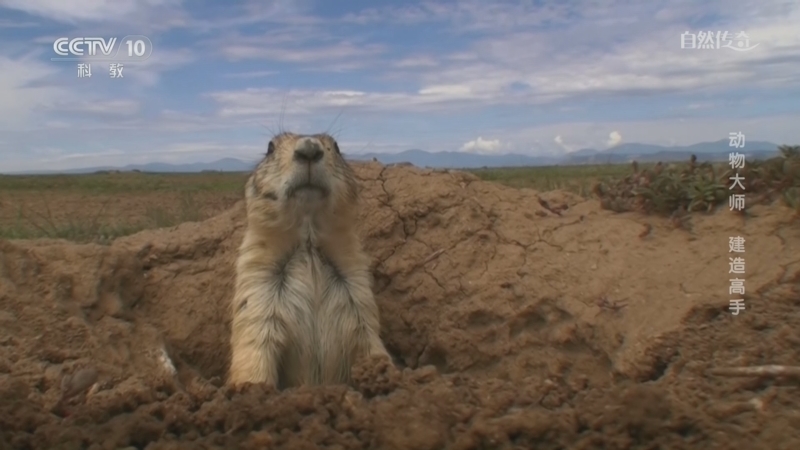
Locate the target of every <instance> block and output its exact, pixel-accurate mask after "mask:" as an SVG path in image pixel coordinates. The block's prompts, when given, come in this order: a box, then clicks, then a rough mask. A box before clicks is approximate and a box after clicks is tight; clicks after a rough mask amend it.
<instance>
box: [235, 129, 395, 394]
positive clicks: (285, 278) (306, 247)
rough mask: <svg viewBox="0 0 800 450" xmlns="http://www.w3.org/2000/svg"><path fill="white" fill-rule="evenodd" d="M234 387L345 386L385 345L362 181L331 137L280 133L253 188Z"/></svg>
mask: <svg viewBox="0 0 800 450" xmlns="http://www.w3.org/2000/svg"><path fill="white" fill-rule="evenodd" d="M245 201H246V205H247V228H246V230H245V233H244V239H243V241H242V244H241V246H240V247H239V255H238V259H237V261H236V288H235V293H234V297H233V301H232V302H231V310H232V311H231V313H232V316H233V320H232V326H231V328H232V329H231V366H230V373H229V377H228V383H229V384H231V385H234V386H236V385H241V384H244V383H267V384H270V385H272V386H275V387H276V388H278V389H283V388H287V387H293V386H299V385H303V384H331V383H347V382H349V381H350V369H351V367H352V364H353V362H354V361H355V360H356V358H358V357H360V356H362V355H363V356H383V357H386V358H388V359H389V360H390V361H391V357H390V356H389V353H388V352H387V350H386V348H385V346H384V344H383V342H382V341H381V339H380V334H379V333H380V321H379V313H378V307H377V305H376V304H375V299H374V296H373V292H372V277H371V274H370V272H369V258H368V256H367V255H366V254H365V253H364V251H363V250H362V247H361V242H360V240H359V237H358V235H357V231H356V222H357V220H358V219H357V207H358V186H357V182H356V179H355V175H354V173H353V171H352V169H351V168H350V166H349V165H348V164H347V162H345V160H344V157H343V156H342V155H341V153H340V151H339V144H338V143H337V142H336V140H334V138H333V137H331V136H329V135H327V134H317V135H298V134H294V133H281V134H279V135H277V136H275V137H273V138H272V140H270V142H269V146H268V149H267V154H266V156H265V157H264V159H263V160H262V161H261V162H260V163H259V164H258V166H257V167H256V169H255V171H254V172H253V174H252V175H251V176H250V178H249V179H248V181H247V183H246V186H245Z"/></svg>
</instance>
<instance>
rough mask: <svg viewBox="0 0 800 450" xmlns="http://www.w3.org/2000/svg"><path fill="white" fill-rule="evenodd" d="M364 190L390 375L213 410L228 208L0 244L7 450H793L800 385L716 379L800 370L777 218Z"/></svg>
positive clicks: (796, 287) (452, 179)
mask: <svg viewBox="0 0 800 450" xmlns="http://www.w3.org/2000/svg"><path fill="white" fill-rule="evenodd" d="M356 170H357V173H358V175H359V177H360V178H361V180H362V182H363V188H364V189H363V192H362V195H363V211H362V220H361V224H362V231H363V236H364V239H365V245H366V248H367V250H368V251H369V253H370V254H371V255H372V256H373V257H374V266H373V273H374V277H375V292H376V296H377V300H378V303H379V306H380V308H381V314H382V316H381V318H382V336H383V338H384V340H385V342H386V344H387V346H388V348H389V349H390V351H391V352H392V354H393V355H394V357H395V365H394V367H390V366H385V365H384V366H382V365H380V364H377V363H375V362H372V361H363V362H360V363H359V365H358V366H357V367H356V370H355V372H354V373H355V381H354V383H353V385H352V386H330V387H306V388H300V389H295V390H287V391H283V392H274V391H270V390H268V389H265V388H262V387H260V386H252V387H250V388H248V389H246V390H244V391H243V392H231V391H229V390H228V389H226V388H225V387H222V386H223V383H224V380H225V373H226V367H227V364H228V358H229V349H228V336H229V332H230V328H229V323H228V307H227V305H228V301H229V298H230V296H231V293H232V281H233V261H234V258H235V255H236V248H237V246H238V245H239V242H240V239H241V236H242V223H243V213H244V211H243V206H242V204H241V203H238V204H237V205H236V206H234V207H233V208H231V209H229V210H227V211H226V212H224V213H222V214H219V215H217V216H215V217H213V218H211V219H209V220H206V221H204V222H200V223H185V224H182V225H180V226H177V227H174V228H169V229H159V230H150V231H144V232H141V233H138V234H136V235H132V236H129V237H125V238H120V239H117V240H115V241H114V242H113V243H112V244H111V245H99V244H83V245H79V244H74V243H69V242H66V241H55V240H50V241H48V240H35V241H0V448H19V449H29V448H48V449H51V448H64V449H67V448H69V449H73V448H74V449H78V448H91V449H101V448H104V449H105V448H107V449H115V448H125V447H132V448H148V449H178V448H253V449H262V448H287V449H288V448H292V449H317V448H325V449H357V448H358V449H366V448H381V449H409V450H411V449H413V450H426V449H431V450H433V449H443V448H448V449H464V450H466V449H490V448H491V449H494V448H498V449H505V448H518V449H532V448H535V449H594V448H603V449H676V450H677V449H749V450H752V449H770V450H779V449H787V450H788V449H797V448H800V411H798V406H799V405H800V396H799V395H798V394H800V392H799V391H798V381H797V379H792V378H788V377H784V378H776V377H757V376H748V377H730V376H722V375H715V374H713V373H711V371H712V370H713V369H720V368H725V367H741V366H752V365H764V364H785V365H797V364H798V360H800V350H799V349H800V312H799V310H798V306H800V227H799V226H798V222H797V221H796V220H794V221H792V213H791V211H789V210H788V208H783V207H781V206H777V205H775V206H770V207H757V208H753V210H752V215H751V216H749V217H746V218H745V217H741V216H738V215H734V214H732V213H729V212H728V211H726V210H723V211H722V212H718V213H716V214H711V215H698V216H696V217H694V218H693V219H692V227H691V229H689V230H687V229H685V228H676V227H675V226H674V224H673V223H672V222H671V221H669V220H667V219H659V218H655V217H647V216H643V215H640V214H634V213H626V214H615V213H611V212H608V211H603V210H601V209H600V207H599V204H598V202H596V201H585V200H582V199H580V198H577V197H574V196H571V195H569V194H567V193H564V192H551V193H537V192H535V191H531V190H526V189H522V190H518V189H513V188H509V187H503V186H500V185H496V184H492V183H489V182H483V181H479V180H477V179H476V178H475V177H474V176H471V175H468V174H464V173H458V172H434V171H426V170H421V169H416V168H413V167H384V166H381V165H380V164H378V163H371V164H361V165H357V166H356ZM737 235H738V236H743V237H744V238H745V239H746V243H745V248H746V253H745V254H744V255H736V254H731V253H729V248H728V240H729V237H731V236H737ZM733 256H744V257H745V260H746V274H745V275H744V276H741V275H735V274H729V257H733ZM737 276H738V277H740V278H744V279H745V280H746V289H747V293H746V295H745V307H746V310H744V311H742V312H740V313H739V314H738V315H733V314H731V312H730V311H729V310H728V301H729V299H730V298H732V296H731V295H730V294H729V291H728V288H729V285H730V282H729V279H730V278H736V277H737Z"/></svg>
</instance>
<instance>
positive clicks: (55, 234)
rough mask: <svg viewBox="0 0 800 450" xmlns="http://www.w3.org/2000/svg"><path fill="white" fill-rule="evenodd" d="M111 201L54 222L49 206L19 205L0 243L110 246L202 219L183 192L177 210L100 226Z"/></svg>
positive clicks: (151, 209)
mask: <svg viewBox="0 0 800 450" xmlns="http://www.w3.org/2000/svg"><path fill="white" fill-rule="evenodd" d="M109 203H110V200H107V201H105V202H103V204H102V206H101V207H100V208H98V209H97V211H95V213H94V214H92V216H91V217H86V216H83V215H78V214H68V215H67V217H66V218H61V219H60V220H58V219H56V218H54V216H53V214H52V212H51V209H50V205H49V204H48V202H46V201H45V202H44V204H45V207H44V211H36V210H28V211H26V210H25V208H24V207H23V206H22V205H20V206H18V207H17V211H16V217H15V218H14V220H13V221H11V223H6V224H5V225H3V226H2V227H0V239H41V238H50V239H66V240H70V241H75V242H96V243H109V242H111V241H113V240H114V239H116V238H118V237H122V236H128V235H131V234H134V233H137V232H139V231H142V230H146V229H152V228H168V227H173V226H176V225H179V224H181V223H185V222H196V221H200V220H203V219H205V217H203V215H202V214H201V212H200V208H199V205H198V204H197V202H196V200H195V199H194V196H193V195H192V193H191V192H183V193H182V194H181V196H180V200H179V202H178V205H177V209H176V210H172V209H168V208H164V207H161V206H157V205H150V206H148V207H147V209H146V212H145V214H144V216H143V217H141V218H140V219H139V220H136V221H132V222H128V223H113V224H111V223H103V215H104V213H105V212H106V207H107V205H108V204H109Z"/></svg>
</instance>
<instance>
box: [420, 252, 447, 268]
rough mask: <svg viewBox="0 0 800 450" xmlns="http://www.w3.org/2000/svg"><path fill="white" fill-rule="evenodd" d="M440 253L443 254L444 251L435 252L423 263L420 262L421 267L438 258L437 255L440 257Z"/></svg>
mask: <svg viewBox="0 0 800 450" xmlns="http://www.w3.org/2000/svg"><path fill="white" fill-rule="evenodd" d="M442 253H444V249H440V250H436V251H435V252H433V253H432V254H431V255H430V256H428V257H427V258H425V261H422V265H423V266H424V265H425V264H428V263H429V262H431V261H433V260H434V259H436V258H438V257H439V255H441V254H442Z"/></svg>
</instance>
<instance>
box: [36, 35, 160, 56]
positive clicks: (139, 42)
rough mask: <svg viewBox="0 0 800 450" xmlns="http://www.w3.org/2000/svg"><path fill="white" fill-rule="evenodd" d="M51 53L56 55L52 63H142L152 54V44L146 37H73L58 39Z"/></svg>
mask: <svg viewBox="0 0 800 450" xmlns="http://www.w3.org/2000/svg"><path fill="white" fill-rule="evenodd" d="M53 51H54V52H55V53H56V55H58V56H57V57H54V58H50V59H51V60H52V61H78V60H81V61H83V60H85V61H92V60H95V61H97V60H100V61H102V60H108V61H110V60H114V61H144V60H145V59H147V58H149V57H150V54H152V52H153V43H152V42H151V41H150V39H149V38H148V37H147V36H142V35H130V36H125V37H124V38H122V39H121V40H120V41H119V42H117V38H115V37H112V38H102V37H75V38H67V37H62V38H58V39H56V40H55V42H53Z"/></svg>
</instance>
